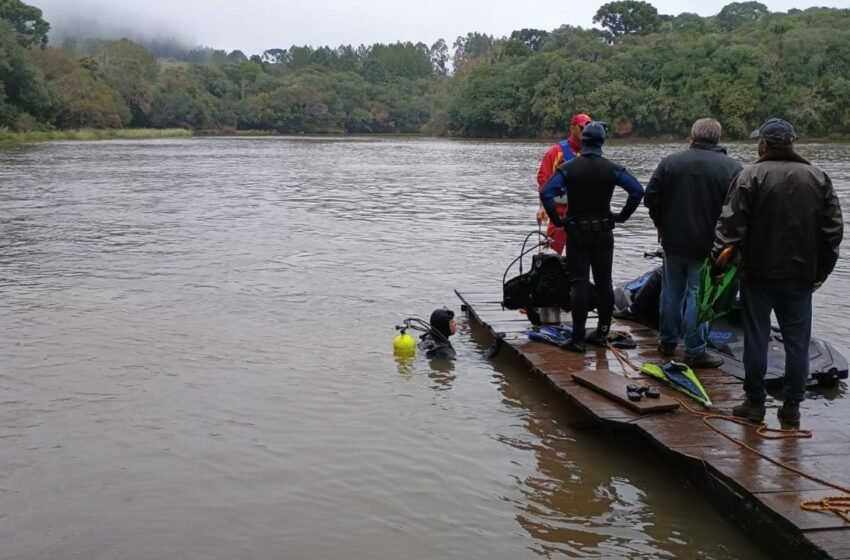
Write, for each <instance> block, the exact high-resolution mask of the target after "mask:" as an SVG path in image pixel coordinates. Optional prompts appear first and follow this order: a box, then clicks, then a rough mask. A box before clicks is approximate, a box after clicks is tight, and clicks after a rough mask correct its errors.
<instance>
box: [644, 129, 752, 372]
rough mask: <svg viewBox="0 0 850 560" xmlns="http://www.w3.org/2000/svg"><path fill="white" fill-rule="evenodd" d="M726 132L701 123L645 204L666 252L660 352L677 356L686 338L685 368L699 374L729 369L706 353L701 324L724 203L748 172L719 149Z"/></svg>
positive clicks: (662, 169) (661, 168) (662, 167)
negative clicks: (704, 276)
mask: <svg viewBox="0 0 850 560" xmlns="http://www.w3.org/2000/svg"><path fill="white" fill-rule="evenodd" d="M720 133H721V127H720V123H719V122H717V121H716V120H714V119H699V120H697V121H696V122H695V123H694V125H693V127H691V137H690V141H691V145H690V147H689V148H688V149H687V150H682V151H680V152H676V153H674V154H671V155H669V156H667V157H666V158H664V159H663V160H661V163H660V164H659V165H658V168H657V169H656V170H655V173H653V174H652V178H651V179H650V180H649V184H648V185H647V187H646V198H645V199H644V204H645V205H646V207H647V208H648V209H649V216H650V217H651V218H652V221H653V223H655V227H656V228H657V229H658V233H659V235H660V236H661V246H662V247H663V248H664V274H663V276H662V281H661V321H660V327H661V329H660V330H661V333H660V338H661V340H660V342H659V344H658V351H659V352H660V353H661V354H662V355H664V356H672V355H673V354H674V352H675V351H676V345H677V344H678V343H679V338H682V337H683V338H684V339H685V363H686V364H688V365H689V366H690V367H692V368H694V369H697V368H715V367H719V366H720V365H722V364H723V358H721V357H719V356H712V355H710V354H709V353H708V352H706V350H705V347H706V335H707V332H708V325H707V324H706V323H702V324H697V289H698V288H699V282H700V270H701V269H702V264H703V262H704V261H705V259H706V257H708V256H709V253H710V252H711V247H712V243H713V241H714V228H715V226H716V225H717V218H719V217H720V211H721V209H722V208H723V201H724V200H725V199H726V194H727V193H728V192H729V188H730V187H731V185H732V181H733V180H734V179H735V177H736V176H737V175H738V173H740V172H741V169H743V167H742V166H741V164H740V163H738V162H737V161H735V160H734V159H732V158H730V157H729V156H727V155H726V150H725V149H724V148H722V147H720V146H718V145H717V142H718V141H719V140H720Z"/></svg>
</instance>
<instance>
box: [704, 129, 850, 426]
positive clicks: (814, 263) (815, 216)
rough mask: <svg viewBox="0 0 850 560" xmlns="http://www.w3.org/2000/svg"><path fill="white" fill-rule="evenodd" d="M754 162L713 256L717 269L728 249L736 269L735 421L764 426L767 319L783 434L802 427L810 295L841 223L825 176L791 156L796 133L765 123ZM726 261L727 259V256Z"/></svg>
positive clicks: (729, 206)
mask: <svg viewBox="0 0 850 560" xmlns="http://www.w3.org/2000/svg"><path fill="white" fill-rule="evenodd" d="M752 137H757V138H758V139H759V143H758V153H759V159H758V161H757V162H756V163H755V164H753V165H751V166H749V167H748V168H746V169H745V170H744V171H742V172H741V174H740V175H738V178H737V180H736V181H735V184H734V185H733V186H732V190H731V191H730V192H729V196H728V197H727V199H726V203H725V204H724V206H723V213H722V214H721V216H720V220H719V221H718V222H717V240H716V241H715V244H714V249H713V251H712V254H713V256H714V257H715V262H716V263H717V265H718V267H723V266H725V265H726V261H727V259H726V258H725V255H721V253H723V252H724V250H725V249H726V248H731V249H732V258H737V259H740V262H741V314H742V316H743V324H744V371H745V378H744V391H745V392H746V396H747V398H746V400H745V401H744V402H743V403H742V404H740V405H738V406H736V407H735V408H733V409H732V414H734V415H735V416H738V417H740V418H747V419H748V420H750V421H753V422H761V421H762V420H763V419H764V414H765V409H764V401H765V396H766V392H765V385H764V376H765V374H766V373H767V349H768V344H769V342H770V312H771V311H774V312H775V313H776V319H777V321H778V322H779V328H780V330H781V331H782V339H783V341H784V344H785V380H784V384H785V386H784V393H785V400H784V402H783V403H782V407H781V408H780V409H779V410H778V412H777V416H778V417H779V420H780V422H781V423H782V425H783V426H792V427H796V426H799V425H800V401H802V400H803V398H804V397H805V390H806V377H807V376H808V373H809V339H810V337H811V331H812V292H813V291H814V290H816V289H818V288H819V287H820V286H821V284H823V282H824V281H825V280H826V279H827V277H828V276H829V274H830V273H831V272H832V269H833V268H834V267H835V263H836V261H837V260H838V247H839V245H840V244H841V239H842V238H843V236H844V221H843V219H842V217H841V207H840V206H839V203H838V197H836V196H835V191H834V190H833V188H832V182H831V181H830V179H829V176H827V174H826V173H824V172H823V171H821V170H820V169H818V168H816V167H815V166H813V165H812V164H811V163H809V162H808V161H807V160H806V159H805V158H803V157H802V156H800V155H799V154H798V153H797V152H796V151H794V148H793V143H794V141H795V140H796V139H797V135H796V133H795V132H794V127H792V126H791V124H790V123H788V122H786V121H784V120H782V119H770V120H768V121H766V122H765V123H764V124H763V125H761V127H760V128H759V129H758V130H757V131H755V132H753V135H752ZM727 253H728V252H727Z"/></svg>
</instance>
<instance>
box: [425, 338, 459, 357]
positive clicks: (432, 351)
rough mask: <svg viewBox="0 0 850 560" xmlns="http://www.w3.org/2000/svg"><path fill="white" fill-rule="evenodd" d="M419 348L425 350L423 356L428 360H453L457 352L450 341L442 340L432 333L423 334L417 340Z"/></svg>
mask: <svg viewBox="0 0 850 560" xmlns="http://www.w3.org/2000/svg"><path fill="white" fill-rule="evenodd" d="M419 348H420V349H422V350H424V351H425V357H426V358H428V359H429V360H433V359H441V360H454V359H455V358H457V352H455V349H454V347H453V346H452V343H451V342H448V341H445V340H442V339H441V338H440V337H439V336H435V335H434V334H432V333H426V334H423V335H422V337H421V340H420V341H419Z"/></svg>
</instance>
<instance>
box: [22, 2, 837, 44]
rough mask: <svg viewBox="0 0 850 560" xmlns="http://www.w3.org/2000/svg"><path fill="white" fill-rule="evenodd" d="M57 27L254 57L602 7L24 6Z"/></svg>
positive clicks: (555, 19)
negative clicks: (87, 22)
mask: <svg viewBox="0 0 850 560" xmlns="http://www.w3.org/2000/svg"><path fill="white" fill-rule="evenodd" d="M730 2H731V0H655V1H652V2H650V3H651V4H652V5H653V6H655V7H656V8H657V9H658V11H659V13H662V14H673V15H676V14H679V13H682V12H695V13H698V14H700V15H702V16H709V15H714V14H716V13H717V12H719V11H720V9H721V8H722V7H723V6H724V5H726V4H728V3H730ZM761 2H762V3H763V4H765V5H767V7H768V8H769V9H770V10H771V11H785V10H788V9H790V8H800V9H805V8H808V7H811V6H828V7H834V8H850V0H820V1H814V2H812V1H809V0H761ZM27 3H30V4H33V5H35V6H38V7H39V8H41V9H42V10H44V14H45V19H46V20H47V21H49V22H51V23H53V24H54V27H57V28H61V27H62V24H63V22H66V21H68V18H81V17H82V18H91V19H93V20H96V21H98V22H99V23H100V24H109V25H113V24H117V25H119V26H121V27H123V28H124V29H127V30H130V29H139V30H141V31H143V32H144V33H145V34H153V35H162V36H176V37H180V38H183V39H185V40H186V42H187V43H190V44H202V45H206V46H210V47H215V48H220V49H226V50H233V49H241V50H243V51H244V52H245V53H247V54H249V55H251V54H260V53H262V51H264V50H266V49H269V48H288V47H289V46H291V45H293V44H295V45H305V44H306V45H313V46H320V45H330V46H337V45H340V44H352V45H355V46H356V45H359V44H360V43H364V44H372V43H378V42H384V43H386V42H395V41H412V42H414V43H416V42H419V41H422V42H424V43H427V44H429V45H430V44H432V43H433V42H434V41H435V40H437V39H439V38H441V37H442V38H444V39H445V40H446V42H447V43H448V44H449V46H450V47H451V44H452V42H453V41H454V39H455V38H456V37H457V36H458V35H465V34H466V33H467V32H469V31H480V32H484V33H487V34H491V35H495V36H497V37H498V36H502V35H507V34H509V33H510V32H511V31H513V30H515V29H522V28H523V27H533V28H538V29H546V30H551V29H554V28H556V27H558V26H560V25H563V24H571V25H578V26H582V27H592V26H593V23H592V21H591V20H592V18H593V14H594V13H596V10H597V9H599V6H601V5H602V4H604V3H605V2H603V1H599V0H591V1H586V2H581V1H578V0H487V1H486V2H485V1H483V0H482V1H478V2H468V1H466V2H465V1H463V0H424V1H422V0H418V1H413V0H360V1H357V0H353V1H352V0H322V1H310V0H144V1H143V2H140V1H138V0H27Z"/></svg>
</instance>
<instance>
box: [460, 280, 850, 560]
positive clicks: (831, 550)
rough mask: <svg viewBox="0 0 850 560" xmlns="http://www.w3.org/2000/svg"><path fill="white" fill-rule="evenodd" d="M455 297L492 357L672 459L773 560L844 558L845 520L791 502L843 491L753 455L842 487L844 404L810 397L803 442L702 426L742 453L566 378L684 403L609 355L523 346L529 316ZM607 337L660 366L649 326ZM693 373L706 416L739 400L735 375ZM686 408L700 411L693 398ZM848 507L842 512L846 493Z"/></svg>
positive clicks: (848, 532)
mask: <svg viewBox="0 0 850 560" xmlns="http://www.w3.org/2000/svg"><path fill="white" fill-rule="evenodd" d="M457 295H458V297H459V298H460V299H461V300H462V302H463V303H464V309H465V310H466V311H467V313H468V314H469V317H470V319H471V320H473V321H477V322H479V323H480V324H481V325H483V326H484V327H486V328H487V329H488V330H489V331H490V333H491V334H492V335H493V337H494V339H495V340H496V341H497V343H498V344H499V345H500V347H501V348H500V352H511V353H513V354H514V355H515V356H516V358H517V359H519V360H520V361H521V362H522V363H524V364H525V365H527V366H528V368H529V369H530V370H531V371H532V372H534V373H536V374H538V375H540V376H541V377H542V378H543V379H545V380H546V381H548V383H549V384H551V386H552V387H554V389H555V390H557V391H558V392H559V393H560V394H562V395H563V396H564V398H565V400H566V401H569V402H570V403H571V404H572V405H573V406H575V407H576V408H577V409H579V410H581V411H582V412H584V413H585V414H584V416H586V417H587V419H588V422H589V423H592V424H597V425H605V426H608V427H612V428H621V429H627V430H632V431H634V432H635V433H636V434H638V435H639V437H643V438H646V439H647V440H648V441H650V442H651V443H652V444H654V446H656V447H657V448H658V449H659V450H660V451H661V452H662V453H663V454H664V455H665V456H667V457H669V458H670V459H671V460H672V461H674V462H675V464H676V468H677V469H678V470H679V471H680V472H682V473H683V475H684V476H686V477H687V478H688V479H689V480H690V482H691V483H692V484H694V485H695V486H697V487H698V488H700V489H701V490H702V491H703V492H704V493H705V495H706V496H707V497H708V498H709V499H710V500H711V501H712V502H713V503H714V504H715V506H716V507H718V509H719V510H720V511H721V512H722V513H724V514H725V515H727V516H728V517H730V518H732V519H733V520H734V522H735V523H736V524H737V525H739V526H740V527H741V528H742V529H743V530H744V531H745V532H746V533H748V534H750V535H751V536H752V537H753V538H754V539H755V540H756V542H758V543H760V544H761V545H762V546H764V547H765V548H767V549H768V550H770V551H772V552H774V553H776V555H777V558H780V557H781V558H800V559H804V558H806V559H807V558H824V559H834V560H850V523H847V522H845V520H844V519H843V518H842V517H841V516H840V515H838V514H836V513H834V512H832V511H822V512H814V511H808V510H804V509H802V508H801V505H800V504H801V502H804V501H810V500H821V499H823V498H826V497H836V496H847V494H845V493H844V492H841V491H840V490H838V489H836V488H834V487H831V486H829V485H827V484H824V483H823V482H817V481H814V480H811V479H809V478H806V477H804V476H802V475H800V474H798V473H795V472H793V471H792V470H789V469H787V468H784V467H782V466H778V465H776V464H774V463H772V462H771V461H770V460H768V459H766V458H764V457H760V456H759V455H758V453H761V454H763V455H764V456H765V457H768V458H770V459H773V460H775V461H777V462H779V463H781V464H783V465H787V466H788V467H790V468H792V469H797V470H799V471H802V472H805V473H807V474H810V475H814V476H815V477H816V478H818V479H820V480H822V481H824V482H828V483H831V484H834V485H837V486H838V487H841V488H850V457H848V452H850V403H848V402H847V401H846V400H844V399H842V400H832V401H830V400H827V399H811V400H807V401H805V402H804V403H803V404H802V405H801V412H802V415H803V418H802V428H803V429H805V430H810V431H811V432H812V437H811V438H809V439H765V438H763V437H761V436H759V435H758V434H757V433H756V430H755V428H753V427H749V426H742V425H738V424H734V423H732V422H727V421H723V420H721V419H714V420H711V421H710V423H711V424H712V425H714V426H716V427H717V428H718V429H720V430H721V431H722V432H724V433H725V434H727V435H728V436H730V437H731V438H734V439H737V440H739V441H740V442H741V443H744V444H745V445H747V446H750V447H751V448H752V450H749V449H746V448H745V447H743V446H741V445H739V444H736V443H734V442H732V441H731V440H730V439H728V438H727V437H724V436H723V435H721V434H718V433H716V432H715V431H713V430H712V429H711V428H710V427H709V426H708V425H707V423H706V422H704V420H703V418H702V417H701V416H700V415H698V414H695V413H693V412H690V411H688V410H687V409H686V408H685V407H683V406H680V407H679V408H677V409H676V410H672V411H665V412H653V413H643V414H642V413H640V412H636V411H634V410H631V409H630V408H628V407H626V406H624V405H623V404H620V403H618V402H616V401H615V400H613V399H611V398H609V397H606V396H603V395H602V394H600V393H599V392H597V391H595V390H592V389H590V388H588V387H586V386H585V385H582V384H580V383H578V382H576V380H575V379H574V377H573V374H574V373H580V372H586V373H585V374H584V376H585V377H587V375H589V374H591V373H593V372H599V371H609V372H612V373H616V374H619V375H623V376H625V377H635V378H638V377H639V378H640V379H639V380H636V381H635V382H637V383H640V384H652V385H654V386H656V387H658V388H659V389H660V390H661V391H662V394H663V395H666V396H667V397H671V398H677V397H678V398H682V399H683V401H682V402H683V403H684V402H685V400H687V398H686V397H684V396H683V395H682V394H681V393H678V392H676V391H673V390H670V389H668V388H666V387H664V386H663V385H659V384H658V383H657V382H656V381H655V380H654V379H652V378H650V377H647V376H641V375H639V374H637V373H636V372H635V371H634V370H633V369H632V368H630V367H627V364H623V363H622V362H621V360H618V359H617V357H616V356H615V354H614V353H613V352H612V351H611V350H607V349H603V348H595V347H593V346H588V352H587V354H585V355H581V354H575V353H572V352H567V351H564V350H561V349H560V348H558V347H556V346H553V345H550V344H545V343H540V342H532V341H530V340H529V339H528V336H527V335H526V331H527V330H528V329H529V328H530V327H531V324H530V323H529V322H528V319H527V318H526V317H525V315H523V314H521V313H520V312H518V311H508V310H503V309H502V307H501V304H500V303H499V300H500V296H499V295H498V294H495V293H478V292H472V291H468V292H467V291H464V292H457ZM590 324H591V325H592V324H593V322H592V321H591V323H590ZM612 330H616V331H624V332H628V333H629V334H630V335H631V336H632V338H633V339H634V340H635V341H636V342H637V348H636V349H634V350H626V351H625V353H626V354H627V356H628V358H629V359H630V361H631V362H633V363H635V364H637V365H638V366H640V365H642V364H644V363H649V362H651V363H662V361H664V358H662V357H661V356H660V355H659V354H658V352H657V351H656V344H657V336H656V333H655V332H654V331H652V330H651V329H648V328H646V327H644V326H641V325H639V324H637V323H633V322H631V321H621V320H615V324H614V326H613V327H612ZM679 352H681V348H680V349H679ZM678 359H681V355H679V356H678ZM697 373H698V376H699V378H700V381H701V382H702V384H703V386H704V387H705V389H706V391H707V392H708V393H709V395H710V397H711V400H712V404H713V406H712V410H711V412H718V413H720V414H728V413H730V411H731V408H732V406H733V405H735V404H738V403H740V401H741V400H742V399H743V395H744V391H743V386H742V383H741V382H740V381H739V380H737V379H735V378H734V377H731V376H730V375H728V374H726V373H724V372H722V371H720V370H699V371H698V372H697ZM685 404H688V405H689V406H692V407H693V408H694V409H699V410H705V409H703V408H702V407H701V406H700V405H698V404H697V403H695V402H694V401H689V402H687V403H685ZM768 405H769V408H768V414H767V417H766V419H765V420H766V422H767V423H768V424H769V425H770V426H772V427H775V428H778V427H779V424H778V420H777V418H776V410H777V407H776V405H774V406H772V407H771V406H770V402H769V403H768ZM847 501H848V505H850V496H847Z"/></svg>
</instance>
